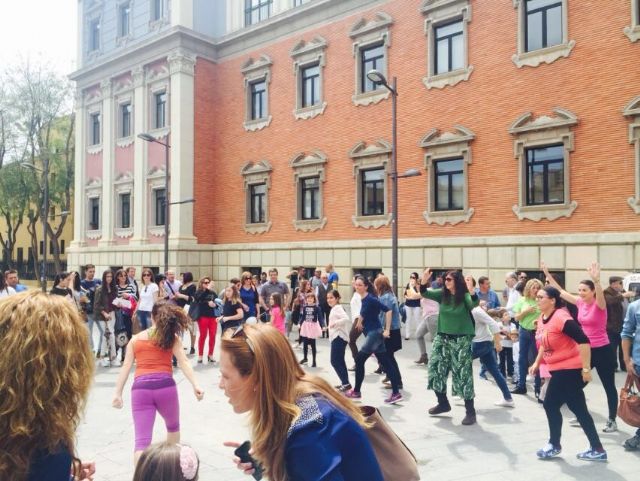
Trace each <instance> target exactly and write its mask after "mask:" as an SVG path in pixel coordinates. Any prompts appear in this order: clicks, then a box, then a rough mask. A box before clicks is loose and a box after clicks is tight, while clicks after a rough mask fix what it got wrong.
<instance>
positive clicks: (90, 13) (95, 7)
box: [85, 0, 104, 61]
mask: <svg viewBox="0 0 640 481" xmlns="http://www.w3.org/2000/svg"><path fill="white" fill-rule="evenodd" d="M103 6H104V0H96V1H95V2H93V4H91V5H90V6H89V7H88V8H87V10H86V12H85V22H86V24H85V25H86V27H85V28H86V32H87V37H86V40H87V41H86V44H85V46H86V48H85V58H86V59H87V60H88V61H91V60H95V59H96V57H98V56H100V55H101V54H102V49H103V46H104V42H103V35H104V33H103V31H102V27H103V25H102V24H103V22H102V20H103V15H102V10H103ZM95 20H97V21H98V24H99V25H100V34H99V38H98V48H97V49H95V50H91V24H92V23H93V22H94V21H95Z"/></svg>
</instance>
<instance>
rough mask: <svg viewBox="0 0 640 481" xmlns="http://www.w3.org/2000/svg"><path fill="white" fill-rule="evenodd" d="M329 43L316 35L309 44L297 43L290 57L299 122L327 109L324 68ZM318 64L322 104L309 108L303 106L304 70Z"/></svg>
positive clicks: (295, 115)
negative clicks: (302, 74)
mask: <svg viewBox="0 0 640 481" xmlns="http://www.w3.org/2000/svg"><path fill="white" fill-rule="evenodd" d="M326 48H327V41H326V40H325V39H324V38H323V37H321V36H319V35H316V36H315V37H313V38H312V39H311V40H309V41H308V42H305V41H304V40H300V41H299V42H298V43H296V44H295V45H294V46H293V48H292V49H291V51H290V52H289V55H290V56H291V58H292V59H293V75H294V76H295V82H296V85H295V91H296V108H295V109H294V110H293V116H294V117H295V118H296V119H297V120H302V119H312V118H314V117H317V116H318V115H321V114H323V113H324V111H325V109H326V108H327V101H326V100H325V96H324V91H325V89H324V66H325V63H326V53H325V51H326ZM314 64H318V66H319V70H320V78H319V81H318V83H319V86H320V102H319V103H318V104H316V105H311V106H309V107H303V106H302V81H301V80H302V78H301V73H302V70H303V69H304V68H306V67H308V66H310V65H314Z"/></svg>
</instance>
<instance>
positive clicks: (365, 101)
mask: <svg viewBox="0 0 640 481" xmlns="http://www.w3.org/2000/svg"><path fill="white" fill-rule="evenodd" d="M392 24H393V19H392V18H391V17H390V16H389V15H388V14H386V13H384V12H378V13H377V14H376V15H375V16H374V18H373V19H371V20H367V19H366V18H361V19H360V20H358V21H357V22H356V23H355V24H354V25H353V26H352V27H351V30H350V31H349V36H350V37H351V38H352V39H353V47H352V48H353V56H354V57H355V86H354V95H353V96H352V98H351V100H352V101H353V103H354V105H358V106H359V105H363V106H364V105H371V104H376V103H378V102H381V101H382V100H384V99H387V98H389V95H390V93H389V91H388V90H387V89H386V88H384V87H383V86H381V85H378V84H377V83H375V82H372V81H371V80H369V79H368V78H367V73H368V72H369V71H370V70H372V69H376V70H378V71H380V73H382V75H384V76H385V77H388V73H387V55H388V48H389V45H390V42H391V40H390V35H391V34H390V27H391V25H392Z"/></svg>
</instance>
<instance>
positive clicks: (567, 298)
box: [540, 261, 578, 304]
mask: <svg viewBox="0 0 640 481" xmlns="http://www.w3.org/2000/svg"><path fill="white" fill-rule="evenodd" d="M540 269H542V272H544V275H545V278H546V281H547V282H548V283H549V285H551V286H552V287H555V288H556V289H558V290H559V291H560V297H562V298H563V299H564V300H565V301H567V302H570V303H571V304H575V303H576V302H577V301H578V298H577V297H576V296H574V295H573V294H569V293H568V292H567V291H565V290H564V289H563V288H562V287H561V286H560V284H558V283H557V282H556V280H555V279H554V278H553V276H552V275H551V273H550V272H549V268H548V267H547V265H546V264H545V263H544V261H543V262H541V263H540Z"/></svg>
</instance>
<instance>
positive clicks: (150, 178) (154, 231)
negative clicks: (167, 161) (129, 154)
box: [147, 166, 167, 237]
mask: <svg viewBox="0 0 640 481" xmlns="http://www.w3.org/2000/svg"><path fill="white" fill-rule="evenodd" d="M165 186H166V172H165V170H164V166H162V167H154V168H151V169H150V170H149V172H148V173H147V196H148V197H147V198H148V199H149V202H147V232H148V233H149V234H150V235H151V236H153V237H164V224H163V225H156V216H155V210H156V205H155V196H154V195H155V191H156V190H158V189H164V188H165ZM165 195H166V194H165ZM165 221H167V219H165Z"/></svg>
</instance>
